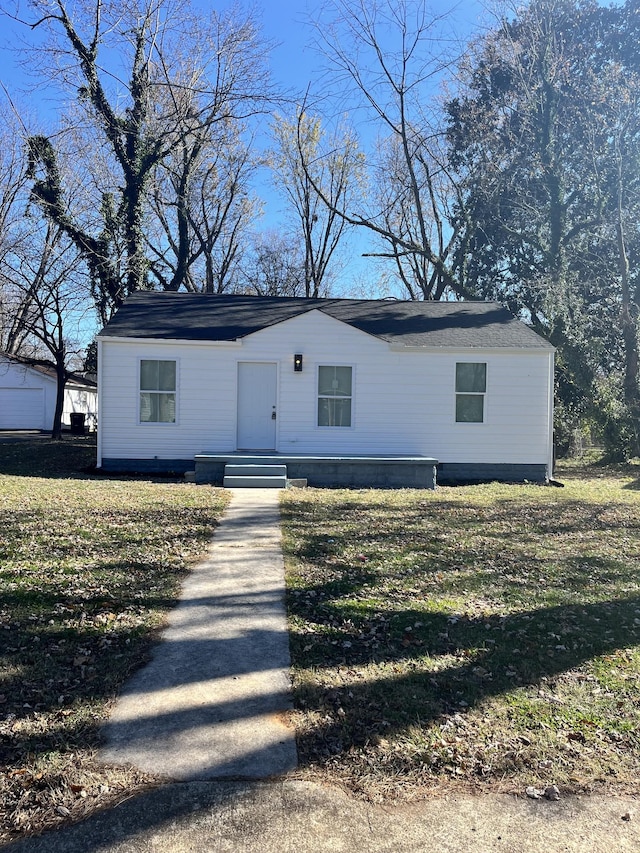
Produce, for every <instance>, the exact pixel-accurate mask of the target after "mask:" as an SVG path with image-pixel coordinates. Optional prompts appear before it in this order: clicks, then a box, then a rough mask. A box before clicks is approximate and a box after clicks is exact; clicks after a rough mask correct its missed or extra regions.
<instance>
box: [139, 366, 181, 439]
mask: <svg viewBox="0 0 640 853" xmlns="http://www.w3.org/2000/svg"><path fill="white" fill-rule="evenodd" d="M175 422H176V363H175V361H164V360H159V359H149V358H143V359H141V361H140V423H146V424H150V423H159V424H174V423H175Z"/></svg>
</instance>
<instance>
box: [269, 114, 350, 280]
mask: <svg viewBox="0 0 640 853" xmlns="http://www.w3.org/2000/svg"><path fill="white" fill-rule="evenodd" d="M273 133H274V136H275V139H276V143H277V145H276V148H275V150H274V151H273V152H272V154H271V157H270V164H271V166H272V168H273V170H274V173H275V176H276V178H277V186H278V187H280V188H281V190H282V192H284V193H285V195H286V196H287V198H288V200H289V202H290V205H291V209H292V210H293V212H294V217H295V220H296V221H295V223H294V225H293V234H294V235H296V234H299V235H300V236H301V237H302V240H303V243H304V285H305V295H306V296H311V297H318V296H321V295H324V294H326V293H327V291H328V289H329V286H330V282H331V279H332V275H331V265H332V262H335V259H336V256H337V250H338V247H339V245H340V241H341V239H342V237H343V236H344V233H345V229H346V228H347V227H348V223H347V220H346V219H345V218H344V217H343V216H341V215H340V214H339V213H338V211H339V210H343V209H345V208H347V207H349V205H350V203H351V200H352V199H353V198H354V197H356V196H358V195H362V194H363V192H364V181H363V155H362V154H361V152H360V151H359V149H358V143H357V141H356V138H355V136H354V134H353V133H352V132H351V131H350V130H348V129H346V128H340V129H339V130H338V132H337V133H336V134H334V135H332V136H330V137H327V136H326V134H325V132H324V131H323V129H322V124H321V121H320V119H319V118H318V117H317V116H309V115H306V114H305V113H303V112H299V113H298V116H297V119H296V120H295V121H287V120H286V119H285V118H283V117H282V116H276V119H275V121H274V124H273ZM325 199H326V201H325Z"/></svg>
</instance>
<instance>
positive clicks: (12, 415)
mask: <svg viewBox="0 0 640 853" xmlns="http://www.w3.org/2000/svg"><path fill="white" fill-rule="evenodd" d="M57 387H58V380H57V378H56V372H55V368H54V367H53V366H48V365H46V364H42V363H39V362H37V361H35V360H33V359H28V358H21V357H18V356H10V355H7V354H6V353H0V429H12V430H13V429H16V430H50V429H52V427H53V416H54V412H55V408H56V389H57ZM97 411H98V389H97V387H96V382H95V381H93V380H91V379H87V378H85V377H83V376H81V375H79V374H75V373H74V374H71V376H70V377H69V378H68V380H67V382H66V385H65V392H64V409H63V414H62V425H63V427H67V428H68V427H70V425H71V415H72V414H83V415H84V416H85V421H86V424H87V426H92V425H94V424H95V422H96V418H97Z"/></svg>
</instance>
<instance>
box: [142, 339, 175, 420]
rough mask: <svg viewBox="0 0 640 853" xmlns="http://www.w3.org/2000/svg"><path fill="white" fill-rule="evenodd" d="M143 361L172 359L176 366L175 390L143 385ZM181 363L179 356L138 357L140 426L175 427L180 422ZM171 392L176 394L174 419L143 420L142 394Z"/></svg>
mask: <svg viewBox="0 0 640 853" xmlns="http://www.w3.org/2000/svg"><path fill="white" fill-rule="evenodd" d="M143 361H172V362H173V363H174V364H175V366H176V381H175V386H174V389H173V391H172V392H171V391H159V390H158V391H154V390H150V389H146V388H142V387H141V383H142V362H143ZM178 368H179V364H178V359H177V358H166V357H161V356H140V358H139V359H138V391H137V403H138V424H139V425H140V426H150V427H174V426H176V424H177V423H178V375H179V369H178ZM143 393H144V394H171V393H173V396H174V403H173V405H174V413H175V417H174V420H172V421H143V420H142V418H141V417H140V415H141V408H142V400H141V395H142V394H143Z"/></svg>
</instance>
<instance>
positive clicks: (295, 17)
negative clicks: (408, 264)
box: [0, 0, 490, 290]
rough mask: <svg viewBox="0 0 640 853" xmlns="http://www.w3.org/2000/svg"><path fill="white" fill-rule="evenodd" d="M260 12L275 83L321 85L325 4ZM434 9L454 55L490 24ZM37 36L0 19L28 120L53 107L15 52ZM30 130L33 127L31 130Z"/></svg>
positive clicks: (296, 3) (358, 264) (451, 9)
mask: <svg viewBox="0 0 640 853" xmlns="http://www.w3.org/2000/svg"><path fill="white" fill-rule="evenodd" d="M15 2H16V5H18V4H19V6H18V8H20V11H21V13H22V14H23V15H24V16H25V17H26V16H27V11H26V9H27V7H26V5H25V4H24V0H15ZM201 2H202V0H201ZM224 5H225V4H220V3H217V4H216V6H217V7H219V8H224ZM14 8H15V7H14ZM256 9H257V12H258V14H259V15H260V17H261V18H262V23H263V31H264V35H265V38H266V39H267V40H269V41H272V42H274V44H275V47H274V48H273V51H272V54H271V68H272V73H273V76H274V79H275V80H276V81H277V82H278V83H280V84H282V85H283V86H285V87H286V88H287V89H292V90H297V91H299V92H304V90H305V89H306V87H307V85H308V84H309V83H311V84H312V85H314V84H315V83H317V81H318V74H319V71H320V69H321V65H322V57H321V56H320V55H319V54H318V52H317V51H316V50H314V49H313V47H312V41H313V30H312V28H311V27H310V26H309V24H308V21H309V18H310V17H311V18H313V17H315V16H316V15H317V14H318V9H322V5H321V4H320V5H319V4H318V3H316V2H305V0H271V2H268V3H267V2H263V3H262V4H261V3H257V4H256ZM431 9H432V11H433V14H434V15H444V14H445V13H450V14H448V15H447V20H446V23H443V24H442V28H443V31H444V33H445V35H446V37H447V38H448V39H449V40H450V44H451V49H452V51H455V50H456V49H457V48H458V47H459V44H463V43H464V42H465V41H466V40H467V39H468V38H469V37H470V36H471V34H472V33H474V32H480V31H481V30H482V29H483V25H486V21H487V20H490V15H489V14H488V13H487V11H486V7H485V4H483V3H482V2H478V0H460V2H458V3H450V2H447V0H434V2H433V3H432V4H431ZM320 14H321V12H320ZM34 37H35V36H34V35H33V34H31V33H30V31H29V30H28V29H27V28H25V27H23V26H20V25H18V24H15V23H13V22H12V21H11V20H10V19H8V18H7V17H5V16H3V17H1V18H0V82H1V83H2V85H3V86H4V87H6V89H7V90H8V91H9V93H10V94H11V95H12V97H13V98H15V101H16V103H17V104H19V106H20V108H21V109H22V110H23V111H24V114H25V117H26V118H27V120H28V119H29V118H33V117H34V116H36V115H37V114H38V113H41V114H45V115H46V114H47V112H48V110H50V109H51V108H52V106H53V104H54V103H55V101H54V99H53V97H52V95H53V93H48V92H47V90H46V88H43V87H39V88H37V89H36V90H35V91H34V90H33V80H30V79H29V77H28V76H26V75H25V74H24V73H23V72H22V70H21V69H20V67H19V60H18V56H17V55H16V53H15V52H14V50H13V49H12V48H13V47H14V46H15V45H16V44H17V43H18V41H19V40H24V41H29V40H30V39H32V38H34ZM53 115H55V114H53ZM32 128H33V126H32V127H30V129H32ZM258 191H259V194H260V195H261V196H263V197H264V200H265V217H264V219H263V221H262V225H263V226H264V227H265V228H278V227H279V226H280V225H281V223H282V217H283V209H284V202H283V201H282V200H281V199H280V198H279V197H278V195H277V193H276V192H275V191H274V189H273V187H272V186H271V184H270V183H269V181H268V180H264V181H262V182H261V184H260V186H259V187H258ZM370 248H371V247H370V246H369V245H368V244H367V240H366V235H363V234H360V235H359V236H358V237H357V238H352V239H351V243H350V247H349V251H348V252H347V253H346V254H347V257H348V259H349V261H348V265H347V267H346V268H345V271H344V281H345V282H347V290H348V289H349V288H350V287H351V286H352V285H351V282H352V281H353V280H354V279H357V278H359V277H361V276H362V270H363V262H362V261H361V259H360V255H361V253H362V251H364V250H366V249H370Z"/></svg>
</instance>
